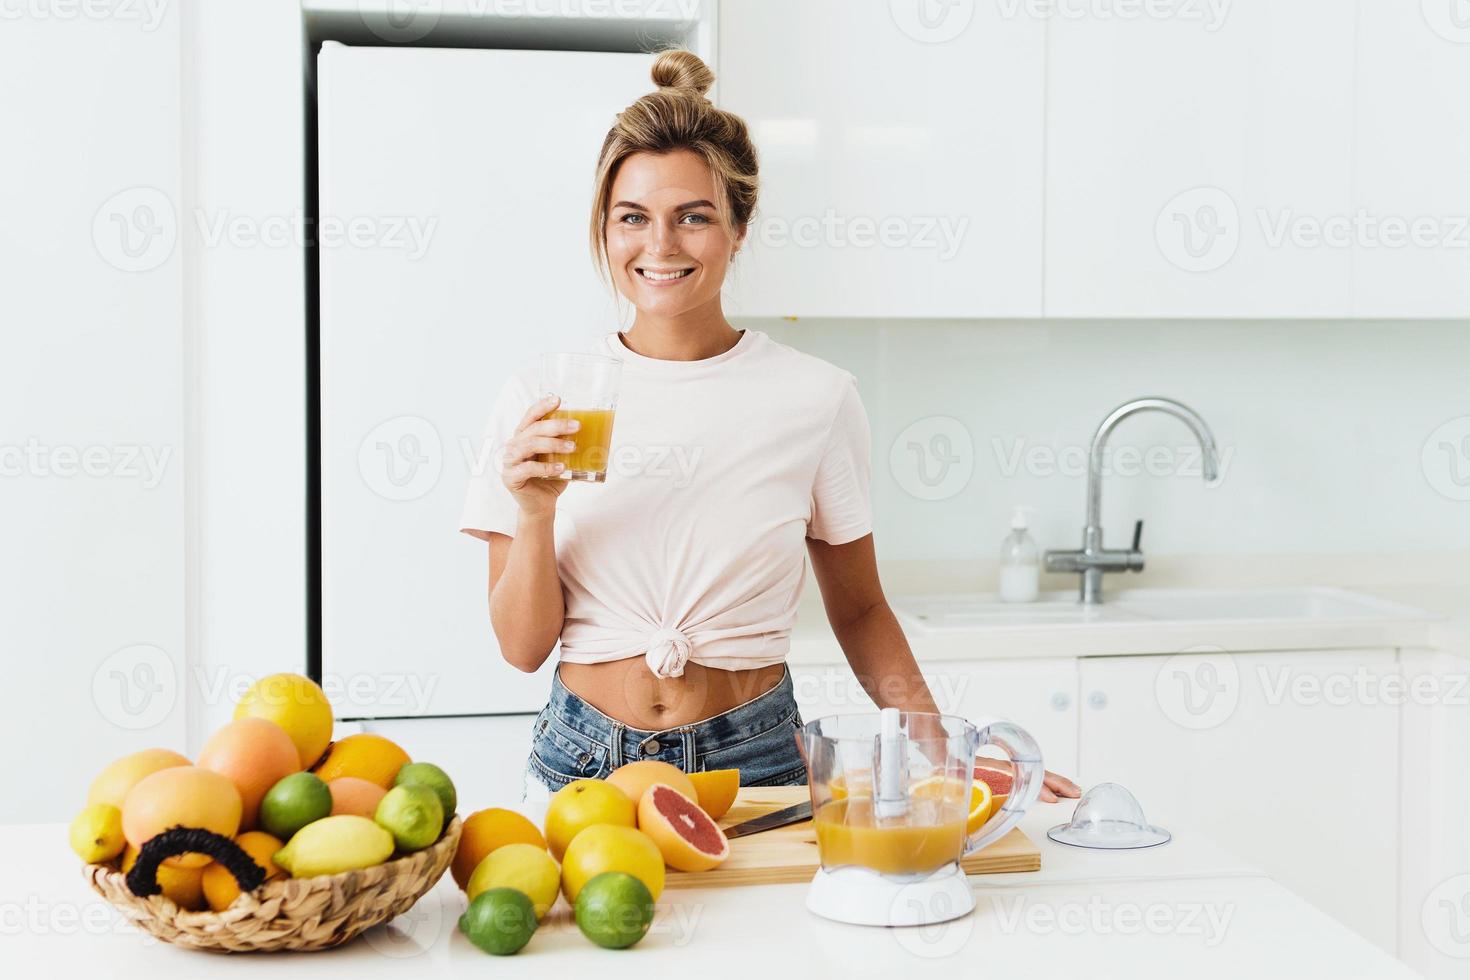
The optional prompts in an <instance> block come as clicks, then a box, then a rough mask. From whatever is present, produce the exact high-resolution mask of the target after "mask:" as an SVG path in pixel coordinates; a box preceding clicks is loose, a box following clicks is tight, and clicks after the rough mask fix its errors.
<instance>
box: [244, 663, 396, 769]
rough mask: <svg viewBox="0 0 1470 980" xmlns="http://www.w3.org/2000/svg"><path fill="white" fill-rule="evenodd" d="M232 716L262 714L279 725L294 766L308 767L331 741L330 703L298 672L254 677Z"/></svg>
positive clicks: (261, 716)
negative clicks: (295, 761) (293, 751)
mask: <svg viewBox="0 0 1470 980" xmlns="http://www.w3.org/2000/svg"><path fill="white" fill-rule="evenodd" d="M235 718H236V719H237V720H238V719H240V718H264V719H265V720H266V721H273V722H275V723H276V724H277V725H280V726H281V728H282V729H284V730H285V732H286V734H287V735H289V736H291V741H292V742H293V743H294V744H295V746H296V754H297V757H298V761H299V762H300V765H299V766H297V768H298V769H309V768H311V767H312V766H313V765H314V764H315V763H316V761H317V760H318V759H320V758H321V757H322V752H324V751H325V750H326V748H327V745H328V743H330V742H331V741H332V704H331V702H330V701H328V700H327V695H326V693H325V692H324V691H323V690H322V689H321V688H320V687H318V686H317V685H316V683H315V682H314V681H313V680H312V679H311V678H309V677H302V676H301V675H300V674H271V675H270V676H269V677H262V678H261V679H260V680H258V681H256V682H255V683H254V684H252V685H251V686H250V689H249V690H247V691H246V692H245V694H244V696H243V697H241V698H240V701H239V703H237V704H236V705H235ZM385 788H386V787H385Z"/></svg>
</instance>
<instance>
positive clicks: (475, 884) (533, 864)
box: [464, 844, 561, 920]
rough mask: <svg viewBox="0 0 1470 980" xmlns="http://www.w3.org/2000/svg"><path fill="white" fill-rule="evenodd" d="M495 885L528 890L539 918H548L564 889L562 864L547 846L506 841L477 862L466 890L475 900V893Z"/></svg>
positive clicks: (526, 891) (521, 890) (527, 893)
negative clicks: (547, 851) (547, 850)
mask: <svg viewBox="0 0 1470 980" xmlns="http://www.w3.org/2000/svg"><path fill="white" fill-rule="evenodd" d="M492 888H514V889H515V890H516V891H520V892H525V893H526V895H527V896H528V897H529V898H530V899H531V904H532V905H534V906H535V908H536V918H537V919H538V920H540V919H544V918H546V913H547V912H549V911H551V907H552V906H553V905H555V904H556V896H557V892H559V891H560V890H561V868H559V867H557V866H556V859H555V858H553V857H552V856H551V855H550V854H547V853H546V848H544V847H537V846H536V845H535V844H506V845H505V846H503V847H497V848H496V849H495V850H494V851H492V852H491V853H489V854H487V855H486V856H485V860H483V861H481V862H480V863H479V865H478V866H476V868H475V871H474V874H472V875H470V881H469V884H468V885H466V886H465V890H464V891H465V895H466V896H467V897H468V898H469V900H470V901H472V902H473V901H474V900H475V896H477V895H479V894H480V893H481V892H485V891H489V890H490V889H492Z"/></svg>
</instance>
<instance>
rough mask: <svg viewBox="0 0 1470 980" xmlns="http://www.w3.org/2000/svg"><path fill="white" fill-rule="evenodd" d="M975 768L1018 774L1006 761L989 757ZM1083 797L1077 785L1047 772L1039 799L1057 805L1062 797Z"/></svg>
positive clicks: (980, 761) (1063, 777)
mask: <svg viewBox="0 0 1470 980" xmlns="http://www.w3.org/2000/svg"><path fill="white" fill-rule="evenodd" d="M975 768H976V769H997V770H999V771H1001V772H1008V773H1010V774H1011V775H1012V776H1015V774H1016V772H1015V769H1014V767H1012V765H1011V764H1010V763H1009V762H1007V761H1006V760H1005V759H991V758H989V757H986V758H982V759H977V760H976V761H975ZM1081 795H1082V790H1081V789H1080V788H1079V787H1078V786H1077V784H1076V783H1074V782H1072V781H1071V780H1070V779H1068V778H1067V777H1066V776H1058V775H1057V774H1056V773H1054V772H1051V771H1050V770H1047V771H1046V775H1045V778H1043V779H1042V780H1041V794H1040V795H1039V796H1038V797H1037V798H1038V799H1039V800H1041V802H1043V803H1056V802H1057V801H1058V799H1059V798H1061V797H1066V798H1068V799H1076V798H1077V797H1079V796H1081Z"/></svg>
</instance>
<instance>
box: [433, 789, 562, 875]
mask: <svg viewBox="0 0 1470 980" xmlns="http://www.w3.org/2000/svg"><path fill="white" fill-rule="evenodd" d="M506 844H534V845H535V846H536V847H539V848H541V849H542V850H545V849H546V838H545V837H543V836H541V831H539V830H537V829H536V825H535V824H533V823H532V822H531V821H530V820H528V819H527V818H526V817H523V816H522V815H521V814H519V813H516V812H515V811H514V810H506V809H504V808H502V807H498V806H492V807H490V808H489V809H488V810H476V811H475V812H474V813H472V814H470V815H469V817H468V818H467V819H466V820H465V822H464V826H463V827H462V828H461V829H460V833H459V850H457V851H455V852H454V863H453V864H451V865H450V866H449V872H450V874H452V875H454V883H455V884H457V885H459V887H460V888H467V887H468V886H469V880H470V875H472V874H474V873H475V868H477V867H479V865H480V862H481V861H483V860H484V859H485V856H486V855H488V854H489V853H490V852H491V851H493V850H495V849H496V848H497V847H503V846H505V845H506Z"/></svg>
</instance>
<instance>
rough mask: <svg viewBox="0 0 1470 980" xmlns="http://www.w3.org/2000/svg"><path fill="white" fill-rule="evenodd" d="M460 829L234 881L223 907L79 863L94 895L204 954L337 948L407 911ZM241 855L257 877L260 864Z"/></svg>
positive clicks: (456, 823) (437, 873)
mask: <svg viewBox="0 0 1470 980" xmlns="http://www.w3.org/2000/svg"><path fill="white" fill-rule="evenodd" d="M460 829H461V823H460V819H459V817H457V816H456V817H455V818H454V819H453V820H451V821H450V823H449V826H448V827H446V828H444V833H443V834H441V835H440V837H439V840H438V841H436V842H435V843H434V844H432V845H430V846H429V847H426V848H424V849H423V850H422V851H415V852H414V853H412V854H407V855H404V856H403V857H400V858H395V859H393V860H390V861H386V862H384V863H383V864H379V865H376V866H374V867H371V868H363V869H361V870H358V871H346V872H343V873H342V874H335V875H320V876H318V877H315V878H278V879H275V880H272V881H267V882H265V883H264V884H261V885H259V886H258V887H256V888H254V889H247V888H246V887H245V886H246V885H247V884H249V883H250V882H249V881H248V880H242V881H241V884H240V888H241V892H242V894H241V895H240V897H239V898H237V899H235V902H234V904H233V905H231V906H230V907H229V908H227V909H225V910H224V911H223V912H208V911H206V912H189V911H186V910H183V909H180V908H179V907H178V906H177V905H175V904H174V903H173V901H172V900H170V899H168V898H166V897H164V896H163V895H161V894H157V895H149V896H148V897H146V898H141V897H139V896H138V895H135V894H134V893H133V891H132V890H131V889H130V888H129V887H128V881H127V879H128V876H127V875H125V874H124V873H123V872H122V871H121V870H119V869H118V866H117V864H116V863H115V862H114V863H111V864H89V865H86V866H85V868H84V873H85V874H86V876H87V881H88V882H89V883H90V884H91V886H92V888H93V889H95V890H96V892H97V893H98V894H99V895H101V896H102V897H103V898H105V899H107V901H109V902H111V903H112V904H113V906H115V907H116V908H117V909H118V910H119V911H120V912H122V913H123V915H125V916H127V917H128V919H130V920H131V921H132V922H133V923H134V924H135V925H137V926H138V928H140V929H142V930H144V931H145V932H147V933H149V934H151V935H153V936H156V937H157V938H159V939H161V940H163V941H164V942H166V943H173V944H174V945H176V946H183V947H185V948H186V949H199V950H206V951H208V952H212V953H246V952H262V953H263V952H275V951H278V950H293V951H298V952H306V951H310V950H318V949H330V948H332V947H333V946H340V945H342V944H343V943H345V942H347V941H348V940H350V939H352V938H353V937H355V936H356V935H357V934H358V933H360V932H362V931H363V930H365V929H369V928H371V927H373V926H375V925H378V924H379V923H383V922H387V921H388V920H390V919H392V918H393V917H395V916H398V915H402V914H403V913H404V912H407V911H408V910H409V909H410V908H412V907H413V904H414V902H417V901H418V900H419V899H420V898H422V897H423V895H424V894H425V893H426V892H428V890H429V889H430V888H433V887H434V884H435V883H436V882H438V880H439V878H440V877H441V876H442V875H443V874H444V872H445V870H446V869H448V867H449V864H450V862H451V861H452V860H453V859H454V852H455V849H456V848H458V846H459V834H460ZM150 843H152V842H151V841H150ZM145 846H146V845H145ZM242 853H243V852H242ZM139 861H140V863H141V861H142V858H141V857H140V858H139ZM246 861H247V862H248V863H249V864H250V866H251V867H253V868H254V870H255V872H256V873H257V875H258V874H259V872H260V869H259V868H258V867H256V866H255V865H254V862H250V861H249V859H248V857H247V858H246ZM134 870H137V869H136V868H135V869H134ZM236 878H237V880H238V879H240V878H241V875H240V874H238V873H237V874H236Z"/></svg>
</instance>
